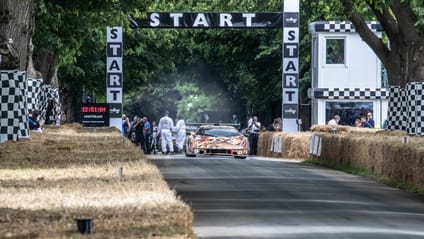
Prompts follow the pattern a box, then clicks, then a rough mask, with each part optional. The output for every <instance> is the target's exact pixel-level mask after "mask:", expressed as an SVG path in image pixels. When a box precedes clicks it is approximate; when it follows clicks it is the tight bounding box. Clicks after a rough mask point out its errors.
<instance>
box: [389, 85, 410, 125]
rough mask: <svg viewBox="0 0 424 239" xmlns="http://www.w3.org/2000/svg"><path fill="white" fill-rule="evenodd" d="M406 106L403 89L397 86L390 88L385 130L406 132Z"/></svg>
mask: <svg viewBox="0 0 424 239" xmlns="http://www.w3.org/2000/svg"><path fill="white" fill-rule="evenodd" d="M407 112H408V104H407V99H406V91H405V89H402V88H400V87H399V86H391V87H390V97H389V109H388V116H387V128H388V129H389V130H406V128H407V120H406V119H407Z"/></svg>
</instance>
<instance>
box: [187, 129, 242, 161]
mask: <svg viewBox="0 0 424 239" xmlns="http://www.w3.org/2000/svg"><path fill="white" fill-rule="evenodd" d="M248 145H249V144H248V141H247V137H246V136H244V135H242V134H241V133H240V132H239V131H238V130H237V129H236V128H234V127H233V126H228V125H201V126H200V127H199V128H198V129H197V130H196V131H195V132H192V133H191V134H190V135H189V136H188V137H187V141H186V147H185V155H186V156H188V157H195V156H197V155H202V154H207V155H228V156H233V157H235V158H246V157H247V152H248Z"/></svg>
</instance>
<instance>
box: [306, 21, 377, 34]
mask: <svg viewBox="0 0 424 239" xmlns="http://www.w3.org/2000/svg"><path fill="white" fill-rule="evenodd" d="M367 25H368V28H369V29H370V30H371V31H373V32H382V31H383V28H382V27H381V25H380V23H379V22H377V21H368V22H367ZM309 31H310V32H356V30H355V26H354V25H353V24H352V22H350V21H328V22H326V21H320V22H313V23H311V24H310V25H309Z"/></svg>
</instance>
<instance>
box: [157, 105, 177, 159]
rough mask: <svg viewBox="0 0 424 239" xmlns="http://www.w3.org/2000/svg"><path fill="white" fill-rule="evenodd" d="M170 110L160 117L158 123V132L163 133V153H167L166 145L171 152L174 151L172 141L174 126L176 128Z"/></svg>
mask: <svg viewBox="0 0 424 239" xmlns="http://www.w3.org/2000/svg"><path fill="white" fill-rule="evenodd" d="M168 115H169V112H168V111H165V116H163V117H162V118H160V120H159V125H158V133H160V135H161V146H162V153H163V154H166V152H167V150H166V145H168V147H169V153H171V154H173V153H174V145H173V143H172V132H171V130H172V128H174V121H173V120H172V119H171V118H170V117H169V116H168Z"/></svg>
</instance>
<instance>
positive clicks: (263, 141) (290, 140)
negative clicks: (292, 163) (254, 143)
mask: <svg viewBox="0 0 424 239" xmlns="http://www.w3.org/2000/svg"><path fill="white" fill-rule="evenodd" d="M273 137H278V140H280V143H281V152H276V150H271V146H272V143H273ZM310 137H311V133H310V132H302V133H284V132H264V133H261V134H260V136H259V140H258V151H257V154H258V156H264V157H274V158H286V159H306V158H308V157H309V139H310ZM274 140H275V139H274Z"/></svg>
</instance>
